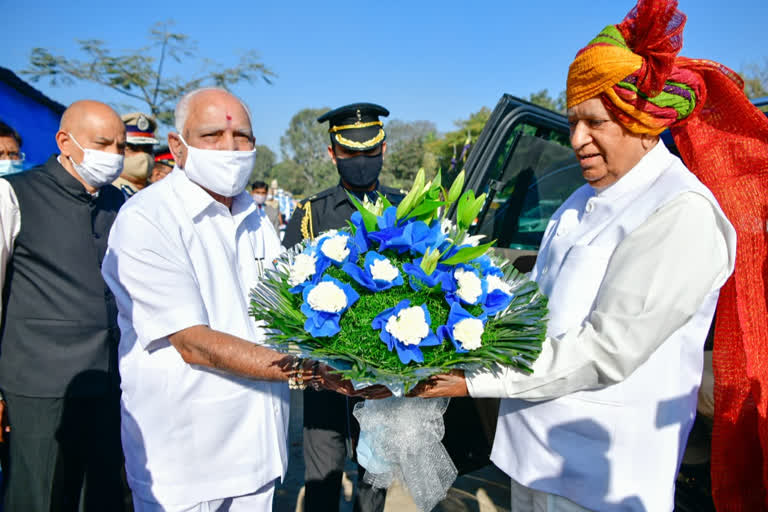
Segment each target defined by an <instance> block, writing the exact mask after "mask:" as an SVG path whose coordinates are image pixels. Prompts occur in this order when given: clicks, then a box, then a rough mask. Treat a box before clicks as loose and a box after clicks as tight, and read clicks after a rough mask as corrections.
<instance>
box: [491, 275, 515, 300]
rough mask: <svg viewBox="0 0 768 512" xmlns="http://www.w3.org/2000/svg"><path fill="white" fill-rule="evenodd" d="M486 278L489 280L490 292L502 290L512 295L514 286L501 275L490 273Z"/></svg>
mask: <svg viewBox="0 0 768 512" xmlns="http://www.w3.org/2000/svg"><path fill="white" fill-rule="evenodd" d="M485 279H486V281H488V293H491V292H492V291H494V290H501V291H502V292H504V293H506V294H507V295H512V287H511V286H509V284H507V282H506V281H505V280H503V279H502V278H500V277H499V276H496V275H493V274H490V275H488V276H486V277H485Z"/></svg>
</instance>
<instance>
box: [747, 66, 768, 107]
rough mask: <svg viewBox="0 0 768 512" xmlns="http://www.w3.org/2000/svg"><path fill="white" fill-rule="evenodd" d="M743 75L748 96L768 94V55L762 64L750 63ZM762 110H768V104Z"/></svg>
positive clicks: (754, 96)
mask: <svg viewBox="0 0 768 512" xmlns="http://www.w3.org/2000/svg"><path fill="white" fill-rule="evenodd" d="M741 75H742V77H743V78H744V92H745V93H746V95H747V97H748V98H751V99H754V98H762V97H764V96H768V57H766V58H765V60H764V61H763V63H762V64H758V63H753V64H750V65H749V66H747V68H746V69H745V70H744V71H742V73H741ZM762 110H763V111H764V112H768V106H764V107H763V108H762Z"/></svg>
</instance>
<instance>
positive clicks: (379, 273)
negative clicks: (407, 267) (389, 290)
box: [370, 259, 400, 283]
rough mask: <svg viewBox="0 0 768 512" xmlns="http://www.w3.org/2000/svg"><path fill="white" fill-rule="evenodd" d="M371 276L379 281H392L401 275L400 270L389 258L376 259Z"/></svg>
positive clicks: (371, 267)
mask: <svg viewBox="0 0 768 512" xmlns="http://www.w3.org/2000/svg"><path fill="white" fill-rule="evenodd" d="M370 270H371V277H373V278H374V279H375V280H377V281H386V282H388V283H391V282H392V281H394V280H395V279H396V278H397V276H399V275H400V271H398V270H397V267H396V266H394V265H393V264H392V263H391V262H390V261H389V260H388V259H383V260H374V262H373V264H372V265H371V266H370Z"/></svg>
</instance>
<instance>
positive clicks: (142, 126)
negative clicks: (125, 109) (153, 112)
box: [112, 112, 157, 199]
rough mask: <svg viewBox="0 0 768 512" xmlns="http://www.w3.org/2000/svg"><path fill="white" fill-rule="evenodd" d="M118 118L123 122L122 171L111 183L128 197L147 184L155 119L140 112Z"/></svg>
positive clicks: (151, 165) (152, 162)
mask: <svg viewBox="0 0 768 512" xmlns="http://www.w3.org/2000/svg"><path fill="white" fill-rule="evenodd" d="M120 118H121V119H122V120H123V122H124V123H125V142H126V147H125V161H124V162H123V173H122V174H121V175H120V177H119V178H117V179H116V180H115V181H114V182H112V185H114V186H116V187H117V188H118V189H120V191H121V192H122V193H123V195H124V196H125V198H126V199H128V198H129V197H131V196H132V195H133V194H135V193H136V192H138V191H139V190H141V189H143V188H144V187H146V186H147V185H148V182H147V179H148V178H149V174H150V173H151V172H152V167H154V165H155V156H154V154H153V152H152V147H153V146H154V145H155V144H157V139H156V138H155V130H157V121H155V119H154V118H153V117H152V116H149V115H147V114H143V113H141V112H132V113H130V114H125V115H123V116H120Z"/></svg>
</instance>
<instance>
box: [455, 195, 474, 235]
mask: <svg viewBox="0 0 768 512" xmlns="http://www.w3.org/2000/svg"><path fill="white" fill-rule="evenodd" d="M474 202H475V191H474V190H467V191H466V192H464V193H463V194H462V195H461V197H459V203H458V205H457V206H456V224H457V226H458V228H459V231H466V230H467V229H468V228H469V226H471V225H472V220H473V219H474V217H471V216H470V215H468V212H469V209H470V207H471V205H472V204H473V203H474Z"/></svg>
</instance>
